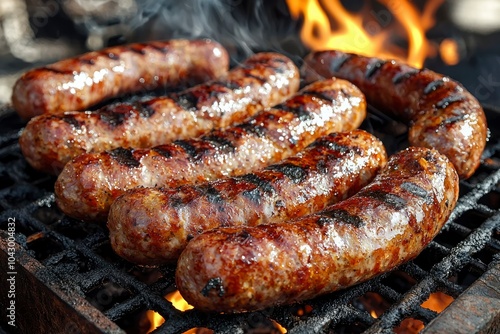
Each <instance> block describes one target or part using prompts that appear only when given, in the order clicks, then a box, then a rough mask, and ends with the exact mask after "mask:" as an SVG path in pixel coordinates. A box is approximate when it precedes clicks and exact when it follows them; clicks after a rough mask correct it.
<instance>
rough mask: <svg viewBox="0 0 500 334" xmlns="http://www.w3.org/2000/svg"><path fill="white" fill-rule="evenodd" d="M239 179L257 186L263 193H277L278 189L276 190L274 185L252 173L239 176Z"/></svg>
mask: <svg viewBox="0 0 500 334" xmlns="http://www.w3.org/2000/svg"><path fill="white" fill-rule="evenodd" d="M237 179H240V180H243V181H246V182H248V183H251V184H254V185H256V186H257V188H259V189H261V190H262V191H264V192H265V193H268V194H273V193H274V192H275V191H276V189H274V187H273V185H272V184H271V183H270V182H268V181H267V180H264V179H262V178H260V177H258V176H257V175H255V174H252V173H251V174H245V175H242V176H239V177H237Z"/></svg>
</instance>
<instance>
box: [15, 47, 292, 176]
mask: <svg viewBox="0 0 500 334" xmlns="http://www.w3.org/2000/svg"><path fill="white" fill-rule="evenodd" d="M299 84H300V82H299V70H298V69H297V67H296V66H295V64H294V63H293V62H292V61H291V60H290V59H288V58H287V57H285V56H283V55H280V54H277V53H259V54H256V55H254V56H253V57H250V58H249V59H247V61H245V62H244V63H243V64H242V65H241V66H239V67H236V68H235V69H233V70H231V71H230V72H229V73H228V74H227V76H225V77H224V78H221V79H216V80H213V81H210V82H207V83H204V84H200V85H198V86H195V87H192V88H189V89H187V90H185V91H183V92H181V93H178V94H174V95H170V96H164V97H157V98H153V99H149V100H145V101H141V102H137V103H119V104H114V105H111V106H106V107H103V108H102V109H99V110H97V111H94V112H90V111H89V112H85V113H82V112H78V111H73V112H65V113H64V114H60V115H51V114H45V115H40V116H37V117H35V118H32V119H31V121H30V122H29V123H28V125H27V126H26V128H25V129H24V131H23V133H22V135H21V138H20V141H19V143H20V146H21V150H22V152H23V155H24V156H25V157H26V160H27V161H28V162H29V163H30V165H31V166H33V167H34V168H35V169H39V170H42V171H45V172H47V173H53V174H59V173H60V172H61V170H62V168H63V167H64V165H65V164H66V163H67V162H68V161H69V160H71V159H72V158H74V157H76V156H78V155H80V154H82V153H88V152H103V151H106V150H111V149H113V148H117V147H134V148H146V147H153V146H156V145H162V144H166V143H169V142H171V141H173V140H175V139H185V138H191V137H198V136H200V135H202V134H203V133H206V132H208V131H210V130H211V129H214V128H219V127H227V126H229V125H231V124H233V123H238V122H242V121H243V120H244V119H246V118H247V117H249V116H252V115H254V114H256V113H257V112H258V111H259V110H261V109H264V108H269V107H271V106H273V105H276V104H278V103H280V102H283V101H284V100H285V99H286V98H288V97H290V96H291V95H292V94H294V93H296V92H297V90H298V88H299Z"/></svg>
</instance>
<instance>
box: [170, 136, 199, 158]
mask: <svg viewBox="0 0 500 334" xmlns="http://www.w3.org/2000/svg"><path fill="white" fill-rule="evenodd" d="M173 144H175V145H177V146H179V147H180V148H182V149H183V150H184V152H185V153H186V154H187V155H188V156H189V158H190V159H196V157H197V154H196V147H194V146H193V145H192V144H191V143H189V142H188V141H187V140H176V141H174V142H173Z"/></svg>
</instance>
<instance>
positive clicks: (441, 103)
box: [436, 94, 465, 109]
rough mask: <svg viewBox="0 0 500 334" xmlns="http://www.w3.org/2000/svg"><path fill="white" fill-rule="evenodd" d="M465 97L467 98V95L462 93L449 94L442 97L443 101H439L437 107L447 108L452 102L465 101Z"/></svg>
mask: <svg viewBox="0 0 500 334" xmlns="http://www.w3.org/2000/svg"><path fill="white" fill-rule="evenodd" d="M464 99H465V96H463V95H460V94H453V95H449V96H447V97H445V98H444V99H442V100H441V101H439V102H438V103H436V107H437V108H439V109H442V108H446V107H447V106H449V105H450V104H452V103H454V102H460V101H463V100H464Z"/></svg>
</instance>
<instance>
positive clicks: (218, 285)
mask: <svg viewBox="0 0 500 334" xmlns="http://www.w3.org/2000/svg"><path fill="white" fill-rule="evenodd" d="M212 289H214V290H216V291H218V292H219V293H218V295H219V297H222V296H224V294H225V293H226V291H225V290H224V286H223V285H222V278H220V277H214V278H211V279H209V280H208V283H207V284H206V285H205V286H204V287H203V289H201V291H200V292H201V294H202V295H203V296H205V297H208V293H209V292H210V290H212Z"/></svg>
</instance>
